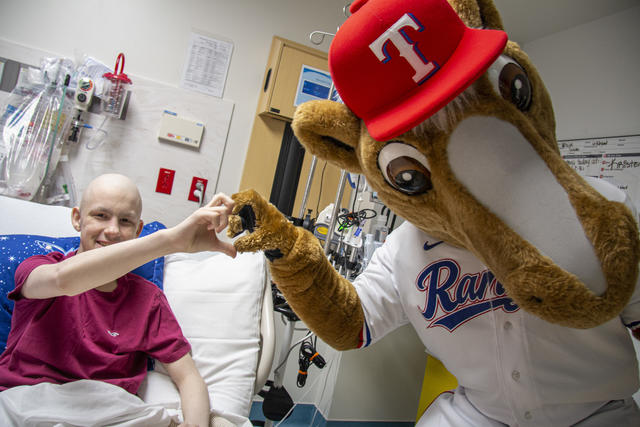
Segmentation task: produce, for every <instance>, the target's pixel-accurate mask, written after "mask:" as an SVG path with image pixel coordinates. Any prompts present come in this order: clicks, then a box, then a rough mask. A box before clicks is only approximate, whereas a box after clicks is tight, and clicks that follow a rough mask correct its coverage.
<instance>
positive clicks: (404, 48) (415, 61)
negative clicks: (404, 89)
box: [369, 13, 438, 84]
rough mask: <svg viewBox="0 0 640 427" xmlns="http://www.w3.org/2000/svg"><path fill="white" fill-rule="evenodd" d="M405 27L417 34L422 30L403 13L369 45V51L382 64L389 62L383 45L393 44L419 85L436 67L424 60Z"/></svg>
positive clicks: (420, 25) (411, 17) (407, 14)
mask: <svg viewBox="0 0 640 427" xmlns="http://www.w3.org/2000/svg"><path fill="white" fill-rule="evenodd" d="M405 27H411V28H413V29H414V30H416V31H418V32H420V31H422V30H424V26H423V25H422V24H421V23H420V22H419V21H418V19H417V18H416V17H415V16H413V15H412V14H410V13H405V14H404V15H402V17H401V18H400V19H398V20H397V21H396V23H395V24H393V25H392V26H391V27H390V28H389V29H388V30H387V31H385V32H384V33H383V34H382V35H381V36H380V37H378V38H377V39H376V40H375V41H374V42H373V43H371V44H370V45H369V49H371V50H372V51H373V53H374V54H375V55H376V57H377V58H378V60H379V61H381V62H383V63H384V62H388V61H390V60H391V57H390V56H389V54H388V53H387V52H386V49H385V44H386V42H387V41H390V42H391V43H393V44H394V45H395V46H396V48H397V49H398V51H399V52H400V56H402V57H403V58H404V59H406V60H407V62H408V63H409V64H410V65H411V66H412V67H413V69H414V70H415V72H416V74H415V75H414V76H413V80H414V81H415V82H416V83H418V84H421V83H422V82H423V81H424V80H426V78H427V77H429V75H430V74H431V73H432V72H433V71H435V70H436V69H437V68H438V66H437V64H434V63H433V62H431V61H427V60H426V59H425V58H424V56H423V55H422V52H420V50H418V47H417V46H416V43H415V42H414V41H412V40H411V39H410V38H409V36H407V34H406V33H405V32H404V30H403V28H405Z"/></svg>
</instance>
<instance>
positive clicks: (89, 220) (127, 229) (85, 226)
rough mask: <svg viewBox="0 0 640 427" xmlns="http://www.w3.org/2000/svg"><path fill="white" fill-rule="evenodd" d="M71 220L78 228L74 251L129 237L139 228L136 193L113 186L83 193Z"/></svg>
mask: <svg viewBox="0 0 640 427" xmlns="http://www.w3.org/2000/svg"><path fill="white" fill-rule="evenodd" d="M72 221H73V224H74V226H75V227H76V229H78V230H79V231H80V248H79V249H78V252H83V251H88V250H91V249H95V248H99V247H103V246H108V245H111V244H113V243H118V242H122V241H125V240H130V239H133V238H135V237H137V236H138V235H139V234H140V231H141V230H142V221H140V210H139V203H138V200H137V198H136V195H135V194H130V193H129V192H122V191H119V190H118V189H117V188H107V187H99V188H96V189H94V191H91V192H90V194H87V195H85V198H84V199H83V201H82V204H81V206H80V208H79V209H78V208H74V210H73V212H72Z"/></svg>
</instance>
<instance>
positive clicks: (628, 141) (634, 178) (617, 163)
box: [558, 135, 640, 212]
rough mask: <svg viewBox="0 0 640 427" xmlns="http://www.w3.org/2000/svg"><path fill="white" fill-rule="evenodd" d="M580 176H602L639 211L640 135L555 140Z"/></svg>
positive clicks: (562, 153) (566, 159)
mask: <svg viewBox="0 0 640 427" xmlns="http://www.w3.org/2000/svg"><path fill="white" fill-rule="evenodd" d="M558 146H559V148H560V154H561V155H562V158H563V159H564V160H565V161H566V162H567V163H568V164H569V165H570V166H571V167H573V168H574V169H575V170H576V171H578V173H579V174H580V175H583V176H593V177H596V178H602V179H605V180H607V181H609V182H610V183H612V184H614V185H616V186H618V187H619V188H621V189H622V190H624V191H626V192H627V194H629V197H631V199H632V200H633V201H634V203H635V204H636V209H637V210H638V212H640V135H630V136H616V137H606V138H590V139H571V140H563V141H558Z"/></svg>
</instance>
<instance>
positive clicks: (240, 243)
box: [227, 190, 297, 260]
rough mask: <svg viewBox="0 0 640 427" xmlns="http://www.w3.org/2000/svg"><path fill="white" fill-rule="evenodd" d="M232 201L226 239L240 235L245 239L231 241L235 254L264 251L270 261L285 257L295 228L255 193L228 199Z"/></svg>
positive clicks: (289, 248) (292, 239) (292, 240)
mask: <svg viewBox="0 0 640 427" xmlns="http://www.w3.org/2000/svg"><path fill="white" fill-rule="evenodd" d="M231 198H232V199H233V201H234V202H235V206H234V208H233V212H232V215H231V216H230V217H229V228H228V230H227V234H228V235H229V237H236V236H238V235H240V234H241V233H243V232H245V231H246V232H247V235H246V236H242V237H240V238H239V239H238V240H236V241H235V242H234V246H235V247H236V249H237V250H238V251H239V252H256V251H260V250H262V251H265V255H266V256H267V257H268V258H269V259H270V260H274V259H277V258H281V257H283V256H286V255H287V254H288V253H289V252H290V250H291V248H292V247H293V245H294V243H295V241H296V235H297V234H296V228H295V226H294V225H293V224H291V223H290V222H289V221H288V220H287V219H286V218H285V216H284V215H283V214H282V213H281V212H280V211H279V210H278V209H277V208H276V207H275V206H273V205H272V204H271V203H269V202H267V201H266V200H265V199H264V198H263V197H262V196H260V195H259V194H258V193H257V192H256V191H255V190H245V191H242V192H240V193H236V194H234V195H232V196H231Z"/></svg>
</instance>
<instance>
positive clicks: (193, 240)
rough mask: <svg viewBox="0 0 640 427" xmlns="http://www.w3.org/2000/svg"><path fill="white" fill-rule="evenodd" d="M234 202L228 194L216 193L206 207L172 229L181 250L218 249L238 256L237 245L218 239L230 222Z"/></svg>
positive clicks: (174, 239) (174, 238)
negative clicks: (218, 234)
mask: <svg viewBox="0 0 640 427" xmlns="http://www.w3.org/2000/svg"><path fill="white" fill-rule="evenodd" d="M233 206H234V202H233V200H232V199H231V198H230V197H229V196H227V195H226V194H222V193H219V194H216V195H215V196H214V197H213V199H212V200H211V201H210V202H209V203H208V204H207V205H206V206H204V207H202V208H200V209H198V210H197V211H195V212H194V213H192V214H191V215H190V216H189V217H188V218H187V219H185V220H184V221H182V222H181V223H180V224H178V225H177V226H175V227H173V228H172V229H170V230H169V231H170V233H171V235H172V239H173V241H174V243H175V244H176V245H177V247H178V249H177V250H178V251H180V252H200V251H218V252H223V253H225V254H227V255H229V256H230V257H235V256H236V249H235V247H234V246H233V245H232V244H230V243H228V242H222V241H220V240H219V239H218V236H217V233H220V232H221V231H222V230H223V229H224V228H225V227H226V226H227V224H228V221H229V215H230V214H231V211H232V209H233Z"/></svg>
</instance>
